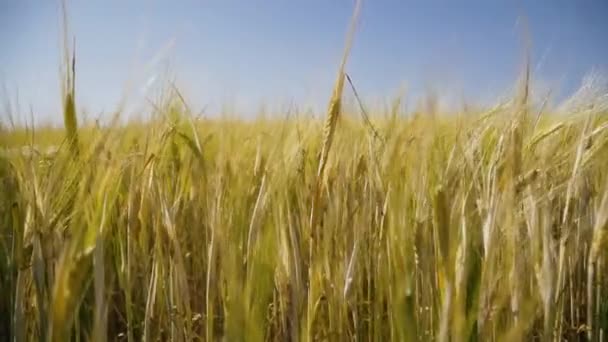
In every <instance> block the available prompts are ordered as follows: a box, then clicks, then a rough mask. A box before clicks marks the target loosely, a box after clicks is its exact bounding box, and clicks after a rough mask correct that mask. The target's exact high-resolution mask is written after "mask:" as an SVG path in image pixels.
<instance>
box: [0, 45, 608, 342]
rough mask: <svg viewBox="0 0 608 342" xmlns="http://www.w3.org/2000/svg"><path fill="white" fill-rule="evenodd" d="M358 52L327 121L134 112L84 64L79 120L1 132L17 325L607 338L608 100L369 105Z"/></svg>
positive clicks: (7, 310) (328, 336) (173, 107)
mask: <svg viewBox="0 0 608 342" xmlns="http://www.w3.org/2000/svg"><path fill="white" fill-rule="evenodd" d="M347 47H348V44H347ZM68 56H70V54H68ZM347 56H348V48H347V49H346V52H345V55H344V61H343V63H342V64H341V66H340V68H339V70H338V77H337V80H336V84H335V88H334V92H333V95H332V96H331V98H330V101H329V102H330V103H329V108H328V111H327V113H322V114H321V117H322V118H321V119H314V118H310V117H305V116H304V115H300V114H301V113H292V114H291V115H289V116H287V117H283V118H258V119H255V120H248V121H245V120H238V119H222V118H216V119H210V118H206V119H201V118H198V117H196V116H195V115H194V113H192V112H191V110H190V107H189V106H188V104H187V103H188V101H187V99H184V97H183V96H182V95H181V94H180V93H179V91H178V90H177V88H175V87H172V88H171V90H170V91H168V94H167V96H166V97H165V100H164V101H163V102H162V103H158V104H157V105H156V106H155V110H154V113H153V114H152V115H151V117H152V118H151V119H150V120H149V121H146V122H141V123H131V124H127V125H122V124H120V125H119V124H113V123H110V124H107V125H95V124H91V123H87V122H83V123H79V122H78V117H79V115H78V113H76V109H75V108H76V106H75V99H77V97H76V95H77V88H76V87H75V86H74V78H75V68H74V57H73V56H71V57H69V58H67V60H66V61H65V63H66V65H71V67H70V68H67V71H66V73H65V80H64V84H65V89H64V94H63V115H64V117H63V122H64V126H63V127H61V128H36V127H8V126H2V127H1V128H0V144H2V151H1V152H0V293H1V294H2V295H1V296H0V317H1V318H2V319H0V339H1V340H15V341H33V340H40V341H68V340H71V341H88V340H94V341H106V340H110V341H140V340H144V341H165V340H172V341H215V340H222V341H431V340H438V341H523V340H530V341H534V340H542V341H561V340H591V341H606V340H607V339H608V335H607V334H608V274H607V271H608V266H607V263H608V258H607V257H608V253H607V252H606V250H607V248H608V244H607V242H608V241H607V240H608V111H607V109H606V106H602V105H601V104H602V103H604V104H605V102H606V99H605V98H600V99H589V100H588V101H589V103H583V104H582V105H578V106H571V107H570V108H569V109H568V110H567V111H566V112H559V113H558V111H557V110H554V109H552V108H549V107H545V106H537V105H532V104H531V101H530V100H529V98H530V96H531V95H530V94H529V92H530V90H529V85H528V76H529V75H528V73H526V72H524V73H523V76H524V77H522V82H521V85H520V86H519V88H518V90H519V91H518V92H517V94H515V95H514V96H513V98H512V99H511V100H509V101H505V102H503V103H499V104H497V105H495V106H493V107H489V108H485V109H476V110H473V109H470V110H467V111H462V112H459V113H456V114H454V113H452V114H446V113H442V112H440V111H438V110H436V109H434V108H435V107H434V106H432V105H430V106H426V107H424V108H421V109H420V110H419V111H416V112H415V113H405V112H404V110H403V106H402V103H401V101H402V99H400V98H395V99H394V101H393V102H392V104H391V105H390V106H386V108H384V109H378V110H374V111H369V112H366V116H365V118H364V119H362V118H361V116H360V112H361V111H362V110H361V109H360V108H359V107H358V106H346V105H345V104H344V103H343V102H342V94H343V93H344V91H345V89H346V86H345V84H346V85H348V83H346V74H345V70H346V69H345V61H346V57H347ZM328 95H329V94H328ZM594 100H600V102H599V105H598V104H597V103H596V102H594ZM602 101H603V102H602ZM323 116H325V118H323Z"/></svg>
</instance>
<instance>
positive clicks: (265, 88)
mask: <svg viewBox="0 0 608 342" xmlns="http://www.w3.org/2000/svg"><path fill="white" fill-rule="evenodd" d="M68 5H69V11H68V12H69V16H70V30H71V33H72V34H73V35H75V36H76V52H77V91H78V95H77V96H78V103H79V107H81V108H84V109H86V110H87V111H88V112H90V113H91V115H93V116H95V115H97V113H100V112H102V111H105V112H110V111H112V110H113V109H114V108H115V107H116V105H117V103H118V102H119V100H120V98H121V96H122V95H123V94H127V98H128V99H129V101H131V102H134V103H138V101H141V99H142V98H143V96H147V95H150V93H151V92H152V90H153V89H155V87H158V86H159V84H160V80H161V79H162V78H163V75H167V74H168V73H167V71H169V74H170V75H172V77H174V78H175V79H176V80H177V84H178V86H179V87H180V88H181V89H182V90H183V92H184V93H185V94H186V95H187V97H188V99H189V100H190V102H191V103H192V104H193V106H195V107H197V108H201V107H203V106H206V105H207V106H210V107H208V108H216V109H217V108H219V106H220V105H221V104H225V103H236V104H238V105H239V106H241V107H245V108H254V107H257V106H258V105H259V104H262V103H266V104H268V105H284V104H288V103H290V102H296V103H298V104H300V105H308V104H313V105H317V106H321V107H324V106H325V103H326V102H327V98H328V97H329V91H330V89H331V87H332V83H333V81H334V78H335V73H336V67H337V64H338V62H339V58H340V56H341V53H342V49H343V44H344V36H345V32H346V29H347V26H348V22H349V19H350V16H351V13H352V8H353V1H352V0H307V1H295V0H247V1H245V0H240V1H237V0H197V1H194V0H192V1H189V0H179V1H168V0H163V1H160V0H147V1H144V0H130V1H118V0H106V1H101V0H97V1H94V0H86V1H85V0H80V1H76V0H73V1H68ZM60 13H61V10H60V2H59V0H56V1H51V0H49V1H35V0H24V1H17V0H0V47H2V48H1V50H0V82H1V83H2V84H3V85H4V88H5V92H6V93H8V95H7V94H4V95H0V96H5V97H6V96H8V97H9V98H11V99H13V102H14V100H15V99H16V98H18V99H19V103H20V107H21V108H22V112H21V115H23V112H28V113H29V108H30V107H31V108H32V109H33V112H34V116H35V118H36V120H37V121H48V120H56V118H57V116H58V114H57V113H58V109H59V107H60V96H59V93H60V88H59V65H60V58H61V51H62V50H61V44H60V37H61V33H60V32H61V26H60V23H61V20H60ZM523 17H525V18H526V19H525V20H526V21H527V23H528V27H529V32H530V35H531V39H532V59H533V65H532V66H533V70H534V78H535V80H537V84H539V85H542V87H541V88H543V89H546V88H547V87H550V88H552V89H554V91H555V92H556V93H557V94H559V95H558V97H559V96H564V94H567V93H568V92H570V91H572V90H573V89H575V88H576V87H577V86H578V84H579V82H580V79H581V78H582V77H583V76H584V75H585V74H586V73H587V72H588V71H590V70H591V69H592V68H606V67H607V65H608V44H606V42H608V39H607V38H606V36H607V33H608V20H606V18H607V17H608V1H606V0H576V1H574V0H552V1H550V0H534V1H523V0H520V1H515V0H511V1H500V0H494V1H483V0H463V1H447V0H445V1H439V0H427V1H422V0H418V1H415V0H411V1H406V0H402V1H397V0H367V1H365V0H364V2H363V8H362V13H361V18H360V25H359V28H358V31H357V36H356V38H355V42H354V46H353V50H352V54H351V59H350V61H349V64H348V68H347V69H348V72H349V73H350V74H351V76H352V77H353V79H354V81H355V82H356V84H357V87H358V91H359V92H360V93H361V94H363V95H364V97H365V98H366V99H369V100H370V101H372V99H379V98H389V97H390V96H394V95H395V94H397V93H398V91H399V89H400V88H401V87H402V86H403V85H404V84H407V87H408V89H409V93H410V94H411V96H413V97H416V96H419V95H420V94H424V93H425V92H426V91H427V90H428V89H430V88H429V87H432V88H433V89H435V90H436V92H438V93H440V94H446V95H447V96H452V97H455V98H461V97H464V98H466V99H468V100H469V101H471V102H475V101H476V100H478V101H482V102H483V101H491V100H492V99H494V98H495V97H497V96H499V95H501V94H504V93H505V92H506V91H508V90H509V89H510V88H511V87H512V86H513V85H514V83H515V81H516V79H517V77H518V72H519V70H521V64H522V54H523V52H522V46H523V44H522V29H521V25H520V24H521V22H522V20H521V18H523ZM24 108H25V110H24ZM28 116H29V114H28Z"/></svg>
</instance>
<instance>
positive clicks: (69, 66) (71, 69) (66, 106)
mask: <svg viewBox="0 0 608 342" xmlns="http://www.w3.org/2000/svg"><path fill="white" fill-rule="evenodd" d="M62 4H63V6H62V10H63V44H64V53H65V63H66V71H65V81H64V95H63V124H64V126H65V131H66V139H67V142H68V145H69V146H70V150H71V153H72V154H74V155H77V154H78V131H77V130H78V122H77V120H76V102H75V101H76V91H75V90H76V87H75V85H76V42H75V41H74V44H73V46H72V49H73V50H72V54H71V55H72V56H71V57H72V58H71V61H70V53H69V49H70V48H69V46H68V39H67V36H68V22H67V20H68V19H67V18H68V17H67V9H66V3H65V1H63V2H62Z"/></svg>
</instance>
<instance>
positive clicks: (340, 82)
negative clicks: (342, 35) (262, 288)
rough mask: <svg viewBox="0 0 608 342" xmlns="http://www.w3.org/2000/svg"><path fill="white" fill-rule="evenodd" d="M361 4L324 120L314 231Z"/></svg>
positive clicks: (355, 14)
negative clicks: (345, 71)
mask: <svg viewBox="0 0 608 342" xmlns="http://www.w3.org/2000/svg"><path fill="white" fill-rule="evenodd" d="M361 2H362V0H357V3H356V4H355V9H354V12H353V16H352V18H351V22H350V27H349V29H348V32H347V34H346V45H345V46H344V54H343V55H342V61H341V63H340V67H339V69H338V77H337V79H336V83H335V85H334V89H333V92H332V95H331V98H330V100H329V108H328V109H327V118H326V119H325V125H324V127H323V143H322V145H323V147H322V149H321V155H320V157H319V168H318V169H317V180H316V184H315V189H314V190H313V198H312V209H311V212H310V227H311V229H315V228H314V227H315V226H316V224H317V220H318V216H319V214H318V211H319V200H320V199H319V195H320V193H321V192H322V184H323V176H324V172H325V166H326V165H327V157H328V156H329V150H330V149H331V144H332V141H333V137H334V132H335V131H336V124H337V122H338V117H339V116H340V112H341V109H342V90H343V89H344V67H345V66H346V61H347V60H348V55H349V54H350V49H351V46H352V42H353V38H354V35H355V29H356V27H357V19H358V18H359V12H360V10H361ZM311 248H312V243H311Z"/></svg>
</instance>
